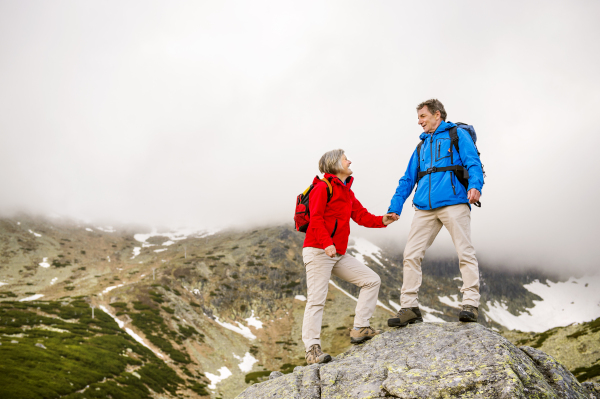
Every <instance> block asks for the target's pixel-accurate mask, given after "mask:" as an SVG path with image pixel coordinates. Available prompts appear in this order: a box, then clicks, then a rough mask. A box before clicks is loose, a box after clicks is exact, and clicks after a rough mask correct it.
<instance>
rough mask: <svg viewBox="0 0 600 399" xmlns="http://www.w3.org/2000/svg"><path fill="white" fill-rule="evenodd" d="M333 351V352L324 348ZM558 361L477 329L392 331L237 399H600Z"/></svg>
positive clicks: (449, 326)
mask: <svg viewBox="0 0 600 399" xmlns="http://www.w3.org/2000/svg"><path fill="white" fill-rule="evenodd" d="M324 349H327V348H324ZM598 387H599V384H594V383H584V384H583V385H582V384H580V383H579V382H578V381H577V379H576V378H575V377H574V376H573V374H571V372H569V371H568V370H567V369H566V368H565V367H563V366H562V365H561V364H560V363H559V362H558V361H556V360H555V359H554V358H553V357H551V356H549V355H547V354H545V353H544V352H541V351H539V350H537V349H534V348H531V347H528V346H522V347H520V348H518V347H516V346H514V345H513V344H512V343H510V342H509V341H508V340H506V339H505V338H503V337H502V336H501V335H499V334H497V333H496V332H494V331H492V330H490V329H488V328H486V327H484V326H482V325H480V324H477V323H469V324H467V323H421V324H415V325H412V326H409V327H406V328H403V329H398V330H394V331H391V332H386V333H384V334H382V335H380V336H377V337H375V338H374V339H373V340H371V341H369V342H367V343H365V344H363V345H359V346H355V347H353V348H352V349H350V350H348V351H347V352H345V353H343V354H341V355H339V356H337V357H336V358H334V359H333V360H332V361H331V362H330V363H327V364H322V365H319V364H317V365H311V366H306V367H296V369H295V370H294V372H293V373H291V374H287V375H282V374H280V373H273V375H272V376H271V379H270V380H268V381H265V382H262V383H259V384H255V385H253V386H251V387H249V388H248V389H246V390H245V391H244V392H242V393H241V394H240V395H239V396H238V397H237V398H238V399H245V398H248V399H250V398H252V399H259V398H269V399H276V398H281V399H284V398H285V399H292V398H297V399H316V398H336V399H341V398H352V399H368V398H369V399H370V398H406V399H408V398H411V399H413V398H424V399H425V398H427V399H430V398H487V399H489V398H507V399H514V398H600V395H599V393H600V391H598Z"/></svg>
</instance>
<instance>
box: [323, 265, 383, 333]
mask: <svg viewBox="0 0 600 399" xmlns="http://www.w3.org/2000/svg"><path fill="white" fill-rule="evenodd" d="M331 273H332V274H333V275H335V276H338V277H339V278H341V279H342V280H345V281H347V282H349V283H352V284H354V285H357V286H359V287H360V294H359V295H358V303H357V304H356V310H355V312H354V313H355V316H354V327H368V326H369V319H370V318H371V316H373V313H375V307H376V306H377V298H378V297H379V287H380V286H381V279H380V278H379V275H378V274H377V273H375V272H374V271H373V270H371V268H369V267H368V266H365V265H364V264H362V263H361V262H360V261H359V260H358V259H356V258H355V257H353V256H350V255H343V256H342V257H341V258H340V260H339V261H338V262H337V263H336V264H335V266H334V267H333V270H332V271H331Z"/></svg>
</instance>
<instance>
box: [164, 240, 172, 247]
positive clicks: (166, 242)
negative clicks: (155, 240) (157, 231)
mask: <svg viewBox="0 0 600 399" xmlns="http://www.w3.org/2000/svg"><path fill="white" fill-rule="evenodd" d="M173 244H175V241H171V240H169V241H165V242H163V243H162V246H163V247H168V246H169V245H173Z"/></svg>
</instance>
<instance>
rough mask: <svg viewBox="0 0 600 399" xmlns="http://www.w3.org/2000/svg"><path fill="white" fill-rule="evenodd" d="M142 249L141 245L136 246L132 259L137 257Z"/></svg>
mask: <svg viewBox="0 0 600 399" xmlns="http://www.w3.org/2000/svg"><path fill="white" fill-rule="evenodd" d="M141 251H142V248H141V247H134V248H133V256H132V257H131V259H135V257H136V256H138V255H139V254H140V252H141Z"/></svg>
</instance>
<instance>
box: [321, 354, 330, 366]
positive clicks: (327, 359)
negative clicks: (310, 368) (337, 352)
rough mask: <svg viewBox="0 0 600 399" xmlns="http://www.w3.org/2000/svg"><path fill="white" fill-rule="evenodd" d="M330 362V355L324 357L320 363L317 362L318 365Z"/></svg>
mask: <svg viewBox="0 0 600 399" xmlns="http://www.w3.org/2000/svg"><path fill="white" fill-rule="evenodd" d="M330 361H331V355H326V356H325V357H324V358H323V359H322V360H321V361H319V362H318V363H319V364H322V363H329V362H330Z"/></svg>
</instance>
